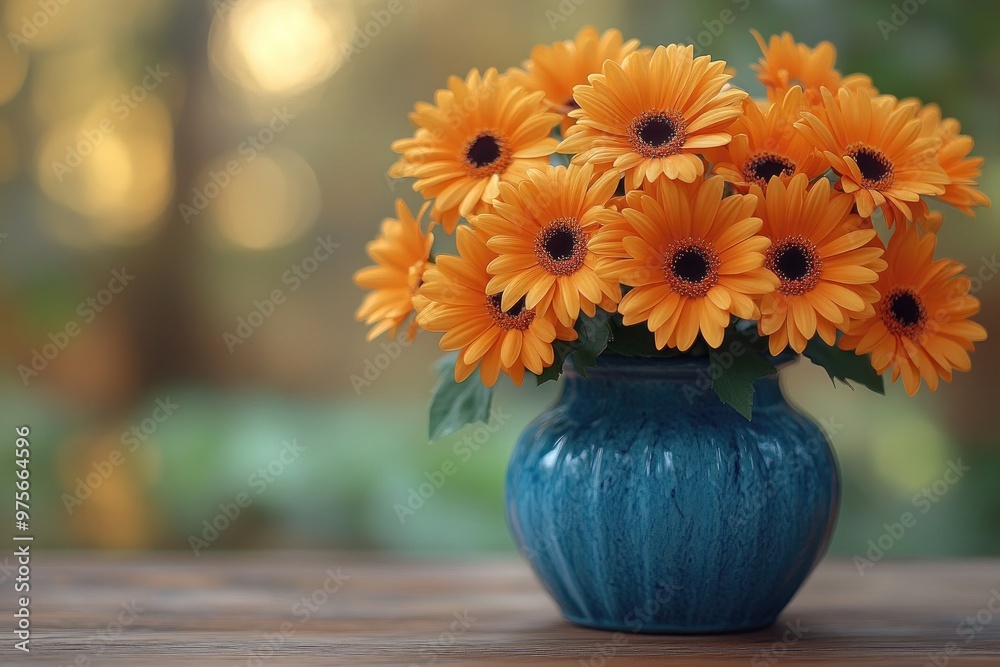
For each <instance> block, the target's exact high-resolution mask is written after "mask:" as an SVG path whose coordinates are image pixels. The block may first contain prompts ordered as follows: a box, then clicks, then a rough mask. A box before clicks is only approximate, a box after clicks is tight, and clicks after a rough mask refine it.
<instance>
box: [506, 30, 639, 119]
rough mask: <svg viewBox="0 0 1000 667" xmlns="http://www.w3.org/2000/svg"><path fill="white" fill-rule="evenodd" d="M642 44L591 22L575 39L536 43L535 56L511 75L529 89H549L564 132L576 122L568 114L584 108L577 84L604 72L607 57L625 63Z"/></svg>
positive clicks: (548, 96) (551, 105) (547, 97)
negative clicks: (576, 94) (600, 29)
mask: <svg viewBox="0 0 1000 667" xmlns="http://www.w3.org/2000/svg"><path fill="white" fill-rule="evenodd" d="M638 46H639V40H638V39H630V40H629V41H627V42H626V41H624V39H623V37H622V34H621V32H619V31H618V30H608V31H606V32H604V34H598V32H597V30H595V29H594V28H592V27H591V26H587V27H585V28H583V29H582V30H581V31H580V32H579V33H577V35H576V38H575V39H567V40H565V41H562V42H556V43H554V44H551V45H548V46H545V45H538V46H536V47H535V48H534V49H532V51H531V59H530V60H526V61H525V62H524V69H523V70H520V69H516V68H512V69H511V70H509V71H508V75H510V76H511V78H512V79H513V80H514V82H515V83H517V84H518V85H520V86H522V87H524V89H525V90H530V91H535V90H541V91H543V92H544V93H545V101H546V102H548V104H549V108H551V109H552V110H553V111H556V112H558V113H560V114H562V116H563V120H562V132H563V134H564V135H565V134H566V130H568V129H569V127H570V126H571V125H573V123H574V122H575V121H574V119H572V118H570V117H569V116H567V114H568V113H569V112H570V111H573V110H574V109H579V108H580V105H579V104H577V103H576V100H575V99H573V87H574V86H578V85H582V84H585V83H587V77H589V76H590V75H591V74H598V73H600V71H601V66H602V65H604V61H605V60H613V61H615V62H616V63H621V62H622V61H623V60H625V56H627V55H628V54H630V53H632V52H633V51H635V50H636V48H638Z"/></svg>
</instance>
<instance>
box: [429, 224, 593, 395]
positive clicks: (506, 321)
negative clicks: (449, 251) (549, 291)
mask: <svg viewBox="0 0 1000 667" xmlns="http://www.w3.org/2000/svg"><path fill="white" fill-rule="evenodd" d="M456 241H457V243H458V256H457V257H456V256H454V255H442V256H440V257H438V259H437V264H436V266H435V267H434V268H431V269H429V270H428V271H427V274H426V276H425V282H424V285H423V287H421V288H420V293H421V295H422V296H424V297H426V298H427V299H428V301H429V303H428V305H427V307H426V308H424V309H423V310H421V311H420V313H419V314H418V315H417V323H418V324H419V325H420V326H421V327H422V328H424V329H426V330H428V331H441V332H444V336H442V337H441V341H440V343H439V344H440V346H441V349H442V350H459V353H458V360H457V362H456V364H455V380H457V381H458V382H462V381H463V380H465V379H466V378H467V377H469V375H471V374H472V372H473V371H474V370H475V369H476V367H478V366H480V365H481V367H482V369H481V377H482V380H483V384H485V385H486V386H487V387H492V386H493V385H494V384H495V383H496V381H497V377H498V376H499V375H500V371H503V372H504V373H507V374H508V375H510V377H511V379H513V380H514V384H516V385H518V386H520V384H521V382H522V381H523V380H524V371H525V369H527V370H529V371H531V372H532V373H535V374H536V375H537V374H539V373H541V372H542V371H543V370H544V369H545V367H546V366H551V365H552V362H553V359H554V358H555V354H554V352H553V350H552V341H553V340H555V339H556V336H557V334H558V335H559V336H560V337H561V338H563V339H565V340H571V339H574V338H575V337H576V332H575V331H573V330H572V329H569V330H564V329H557V327H556V322H555V320H554V318H553V317H552V316H550V315H545V314H542V313H538V312H536V311H535V310H533V309H531V308H527V307H526V306H525V305H524V299H523V298H522V299H520V300H519V301H517V302H516V303H515V304H514V305H513V306H511V307H510V308H506V309H505V308H503V307H502V306H501V303H500V295H499V294H492V295H491V294H489V293H488V292H487V289H486V285H487V283H488V282H489V280H490V274H489V273H488V272H487V271H486V267H487V266H488V265H489V263H490V262H491V261H493V259H495V258H496V254H495V253H494V252H492V251H491V250H490V249H489V248H487V247H486V243H485V242H484V241H483V240H482V238H480V236H479V235H478V234H477V233H476V232H474V231H473V230H472V229H471V228H469V227H461V228H459V229H458V233H457V236H456Z"/></svg>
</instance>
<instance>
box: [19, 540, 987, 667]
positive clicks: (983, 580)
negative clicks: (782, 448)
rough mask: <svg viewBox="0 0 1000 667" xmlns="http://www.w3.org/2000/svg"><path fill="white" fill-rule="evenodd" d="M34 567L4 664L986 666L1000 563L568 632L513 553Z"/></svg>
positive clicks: (872, 574) (918, 571)
mask: <svg viewBox="0 0 1000 667" xmlns="http://www.w3.org/2000/svg"><path fill="white" fill-rule="evenodd" d="M32 566H33V569H32V572H31V582H32V590H31V594H32V600H31V607H30V609H31V618H32V622H33V625H32V637H31V644H30V646H31V653H30V654H27V655H26V654H24V653H22V652H20V651H16V650H14V649H13V648H12V646H13V640H12V638H11V633H10V631H9V628H10V627H11V619H12V615H11V614H12V613H13V608H14V607H13V602H12V598H13V597H14V596H13V593H12V591H11V583H12V579H10V578H8V579H7V581H5V582H4V583H3V589H4V594H3V595H2V596H0V602H2V605H0V609H2V618H3V619H4V620H3V627H4V631H3V633H2V634H0V636H2V637H3V643H2V646H0V664H2V665H32V666H40V665H78V666H79V667H85V666H91V665H129V666H136V667H140V666H146V665H163V666H165V667H166V666H173V665H206V666H215V665H230V666H236V665H246V666H248V667H264V666H271V667H280V666H283V665H428V666H429V665H458V664H462V665H567V666H569V665H573V666H574V667H577V666H585V667H586V666H592V667H603V666H604V665H631V664H636V665H664V664H669V665H751V666H752V667H757V666H766V667H771V666H773V665H789V666H791V665H821V664H822V665H870V664H878V665H906V666H913V665H916V666H923V665H934V666H935V667H942V666H943V665H949V666H953V665H990V666H998V665H1000V561H961V562H954V561H952V562H941V563H926V562H923V563H916V562H896V563H894V562H881V563H876V564H875V565H874V566H873V567H871V568H868V569H867V570H866V571H865V573H864V576H863V577H862V576H859V574H858V571H857V569H856V568H855V567H854V566H853V565H852V564H851V563H849V562H826V563H824V564H823V565H821V566H820V568H819V569H818V570H817V571H816V573H815V574H814V575H813V576H812V578H811V579H810V580H809V581H808V582H807V583H806V586H805V588H804V589H803V590H802V592H801V593H800V594H799V596H798V597H797V598H796V599H795V600H794V601H793V602H792V604H791V605H790V606H789V608H788V609H787V610H786V612H785V614H784V615H783V617H782V618H781V620H780V621H779V623H778V624H777V625H775V626H774V627H772V628H769V629H767V630H763V631H759V632H753V633H744V634H731V635H723V636H714V637H712V636H710V637H706V636H700V637H699V636H695V637H665V636H635V635H615V634H612V633H605V632H597V631H593V630H584V629H581V628H578V627H575V626H573V625H570V624H568V623H566V622H565V621H564V620H563V619H562V618H561V617H560V615H559V613H558V611H557V610H556V608H555V606H554V605H553V603H552V602H551V601H550V600H549V598H548V597H547V596H546V595H545V593H544V592H543V591H542V589H541V588H540V586H539V585H538V583H537V582H536V581H535V579H534V578H533V577H532V575H531V573H530V571H529V570H528V568H527V567H526V566H525V565H524V564H523V563H522V562H521V561H519V560H515V559H502V560H498V559H492V560H481V559H474V558H470V559H469V560H457V559H455V558H454V557H452V558H450V559H446V560H435V561H430V560H405V561H400V560H387V559H384V558H379V557H375V556H369V555H359V554H355V555H342V554H340V555H336V554H326V553H319V552H309V553H302V552H295V553H262V554H227V553H223V552H217V553H207V554H205V555H202V556H201V557H199V558H195V557H193V556H191V555H190V554H180V553H178V554H153V555H134V556H117V557H116V556H109V555H106V554H105V555H98V554H90V553H60V554H57V553H40V554H36V555H35V556H34V561H33V563H32ZM977 615H978V616H979V619H978V621H977V620H976V616H977ZM969 616H971V617H973V618H972V620H971V624H970V623H969V621H968V620H966V617H969ZM119 623H120V625H119ZM949 646H953V647H955V648H954V649H953V650H952V653H951V654H950V655H949V654H948V653H946V651H947V650H948V647H949ZM668 656H669V657H668ZM74 661H76V662H74ZM935 661H936V662H935Z"/></svg>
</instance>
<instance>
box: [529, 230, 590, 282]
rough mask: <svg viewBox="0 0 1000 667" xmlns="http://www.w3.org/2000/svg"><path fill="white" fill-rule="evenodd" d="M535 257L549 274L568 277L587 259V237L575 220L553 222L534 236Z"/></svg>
mask: <svg viewBox="0 0 1000 667" xmlns="http://www.w3.org/2000/svg"><path fill="white" fill-rule="evenodd" d="M535 257H537V258H538V263H539V265H540V266H541V267H542V268H543V269H545V270H546V271H548V272H549V273H551V274H553V275H557V276H568V275H570V274H573V273H575V272H576V271H577V270H578V269H579V268H580V267H581V266H583V263H584V261H585V260H586V259H587V235H586V234H584V232H583V229H581V228H580V224H579V223H578V222H577V221H576V218H560V219H558V220H553V221H552V222H550V223H549V224H548V225H546V226H545V227H543V228H542V230H541V231H540V232H538V234H537V235H536V236H535Z"/></svg>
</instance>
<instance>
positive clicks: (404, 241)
mask: <svg viewBox="0 0 1000 667" xmlns="http://www.w3.org/2000/svg"><path fill="white" fill-rule="evenodd" d="M426 210H427V205H424V207H423V208H422V209H420V212H419V213H418V214H417V216H416V217H414V216H413V214H412V213H411V212H410V209H409V207H408V206H407V205H406V203H405V202H403V200H402V199H399V200H397V201H396V216H397V217H396V218H387V219H386V220H384V221H383V222H382V228H381V231H380V233H379V235H378V237H377V238H376V239H375V240H374V241H372V242H371V243H369V244H368V245H367V247H366V251H367V252H368V256H369V257H371V259H372V260H373V261H375V262H377V264H376V265H375V266H369V267H366V268H363V269H360V270H359V271H357V272H356V273H355V274H354V282H355V283H356V284H357V285H359V286H361V287H364V288H366V289H369V290H372V292H371V293H370V294H369V295H368V296H366V297H365V300H364V301H363V302H362V304H361V307H360V308H358V311H357V313H355V317H356V318H357V319H358V320H363V321H364V322H365V324H368V325H372V328H371V330H370V331H369V332H368V340H373V339H374V338H376V337H378V336H379V335H381V334H382V333H385V332H386V331H388V332H390V336H395V335H396V332H397V331H398V330H399V327H400V326H402V325H403V323H404V322H405V321H406V320H407V319H408V318H409V316H410V315H411V314H412V313H413V312H414V310H415V305H414V301H413V297H414V296H415V295H416V293H417V289H418V288H419V287H420V285H421V284H422V282H423V277H424V272H425V271H426V270H427V268H428V267H429V266H430V261H429V257H430V252H431V246H432V245H433V243H434V235H433V234H431V233H430V232H427V233H426V234H425V233H423V232H422V231H421V229H420V228H421V223H420V220H421V218H423V215H424V212H425V211H426ZM414 333H415V331H414V330H413V329H410V330H408V331H407V337H408V338H410V339H412V338H413V335H414Z"/></svg>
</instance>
